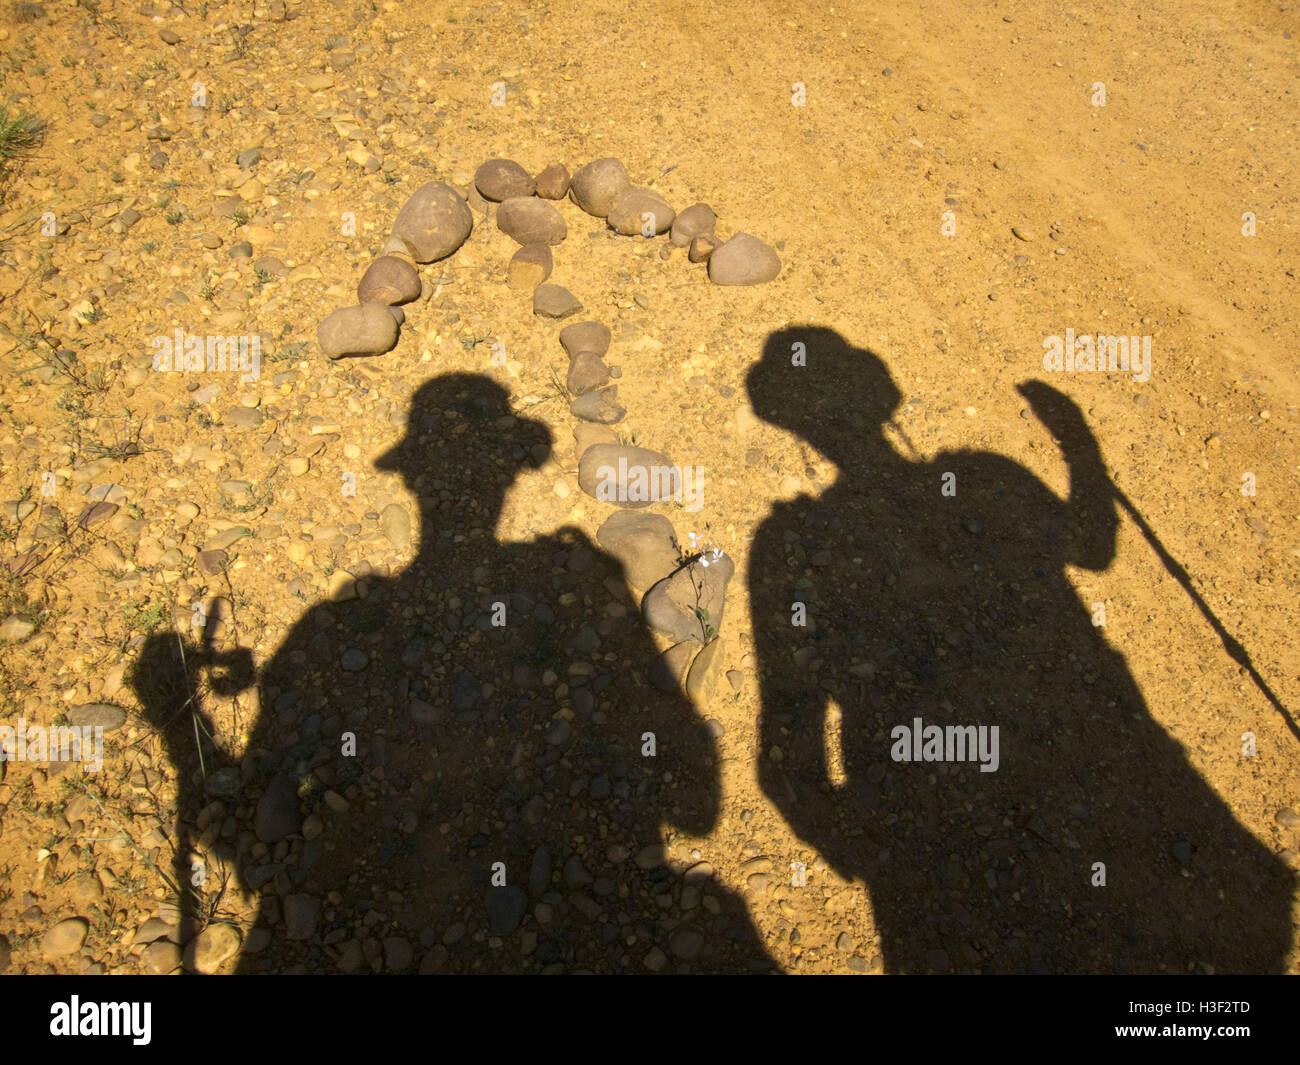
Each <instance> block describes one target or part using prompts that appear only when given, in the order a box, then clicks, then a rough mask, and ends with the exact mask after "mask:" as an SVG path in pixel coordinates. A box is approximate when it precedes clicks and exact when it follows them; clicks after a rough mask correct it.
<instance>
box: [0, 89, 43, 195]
mask: <svg viewBox="0 0 1300 1065" xmlns="http://www.w3.org/2000/svg"><path fill="white" fill-rule="evenodd" d="M44 139H45V123H44V122H43V121H42V120H41V119H39V118H37V117H36V116H35V115H34V114H32V113H31V112H30V111H15V110H11V108H10V107H9V106H8V105H0V182H3V180H4V178H5V176H6V174H7V173H8V171H9V168H10V167H11V166H14V165H16V164H17V163H18V162H19V161H20V160H22V158H23V157H24V156H26V155H29V154H30V153H31V152H34V151H35V150H36V149H37V148H39V147H40V146H41V143H42V142H43V141H44ZM3 196H4V193H3V188H2V187H0V200H3Z"/></svg>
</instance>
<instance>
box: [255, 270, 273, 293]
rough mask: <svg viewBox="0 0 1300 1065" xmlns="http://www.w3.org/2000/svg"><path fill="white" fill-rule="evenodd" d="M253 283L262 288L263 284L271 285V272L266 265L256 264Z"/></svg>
mask: <svg viewBox="0 0 1300 1065" xmlns="http://www.w3.org/2000/svg"><path fill="white" fill-rule="evenodd" d="M253 283H254V284H255V285H257V287H258V288H261V287H262V286H263V285H269V284H270V283H271V272H270V271H269V270H267V269H265V268H264V267H261V266H254V267H253Z"/></svg>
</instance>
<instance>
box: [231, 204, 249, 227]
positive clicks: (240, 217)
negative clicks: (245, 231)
mask: <svg viewBox="0 0 1300 1065" xmlns="http://www.w3.org/2000/svg"><path fill="white" fill-rule="evenodd" d="M230 218H231V221H233V222H234V223H235V225H237V226H246V225H248V211H247V210H245V209H244V208H243V207H236V208H235V210H234V213H233V214H231V216H230Z"/></svg>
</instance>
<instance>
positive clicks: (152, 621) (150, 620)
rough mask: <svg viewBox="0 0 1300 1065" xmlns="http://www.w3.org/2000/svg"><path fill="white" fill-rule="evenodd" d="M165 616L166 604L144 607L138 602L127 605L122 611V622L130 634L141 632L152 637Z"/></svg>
mask: <svg viewBox="0 0 1300 1065" xmlns="http://www.w3.org/2000/svg"><path fill="white" fill-rule="evenodd" d="M166 616H167V604H166V603H153V604H150V605H149V606H147V607H146V606H144V605H142V604H141V603H139V602H138V601H134V602H130V603H127V604H126V606H125V607H124V608H123V610H122V620H123V621H124V622H126V627H127V629H128V630H130V631H132V632H141V633H144V635H146V636H152V635H153V633H154V631H155V630H156V629H157V628H158V627H159V626H160V625H162V623H163V620H164V619H165V618H166Z"/></svg>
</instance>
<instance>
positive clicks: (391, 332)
mask: <svg viewBox="0 0 1300 1065" xmlns="http://www.w3.org/2000/svg"><path fill="white" fill-rule="evenodd" d="M397 335H398V329H397V320H396V319H395V318H394V317H393V316H392V315H391V314H389V313H388V308H387V306H385V305H384V304H382V303H363V304H360V305H358V306H356V307H340V308H339V309H338V310H337V311H335V312H334V313H332V314H331V315H329V317H327V318H326V319H325V320H324V321H323V322H321V324H320V325H318V326H317V327H316V339H317V341H319V343H320V349H321V351H322V352H323V353H324V354H325V355H327V356H329V357H330V358H331V359H339V358H343V357H344V356H347V355H382V354H383V353H384V352H386V351H392V350H393V348H395V347H396V346H397Z"/></svg>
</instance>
